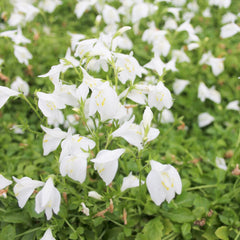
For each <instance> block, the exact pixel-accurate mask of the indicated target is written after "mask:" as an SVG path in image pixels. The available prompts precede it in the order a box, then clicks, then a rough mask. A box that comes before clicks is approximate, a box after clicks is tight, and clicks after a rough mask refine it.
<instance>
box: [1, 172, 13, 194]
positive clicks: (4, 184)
mask: <svg viewBox="0 0 240 240" xmlns="http://www.w3.org/2000/svg"><path fill="white" fill-rule="evenodd" d="M10 184H12V181H11V180H8V179H7V178H5V177H4V176H3V175H2V174H0V190H2V189H4V188H5V187H7V186H9V185H10Z"/></svg>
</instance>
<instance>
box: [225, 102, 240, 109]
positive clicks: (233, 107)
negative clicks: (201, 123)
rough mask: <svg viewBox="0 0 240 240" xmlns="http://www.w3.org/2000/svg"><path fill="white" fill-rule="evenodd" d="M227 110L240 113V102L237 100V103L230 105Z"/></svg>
mask: <svg viewBox="0 0 240 240" xmlns="http://www.w3.org/2000/svg"><path fill="white" fill-rule="evenodd" d="M226 109H229V110H236V111H240V107H239V101H238V100H235V101H232V102H230V103H228V105H227V107H226Z"/></svg>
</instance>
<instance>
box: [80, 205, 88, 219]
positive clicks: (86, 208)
mask: <svg viewBox="0 0 240 240" xmlns="http://www.w3.org/2000/svg"><path fill="white" fill-rule="evenodd" d="M81 205H82V212H83V213H84V214H85V215H86V216H89V208H88V207H86V205H85V203H84V202H81Z"/></svg>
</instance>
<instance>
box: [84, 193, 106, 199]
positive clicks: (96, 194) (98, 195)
mask: <svg viewBox="0 0 240 240" xmlns="http://www.w3.org/2000/svg"><path fill="white" fill-rule="evenodd" d="M88 196H89V197H92V198H95V199H97V200H102V198H103V196H102V195H100V194H98V193H97V192H96V191H90V192H88Z"/></svg>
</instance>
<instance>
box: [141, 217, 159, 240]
mask: <svg viewBox="0 0 240 240" xmlns="http://www.w3.org/2000/svg"><path fill="white" fill-rule="evenodd" d="M163 229H164V226H163V224H162V219H161V218H160V217H156V218H154V219H152V220H150V221H149V222H148V223H147V224H146V225H145V227H144V229H143V234H144V239H151V240H161V239H162V235H163V234H162V232H163Z"/></svg>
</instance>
